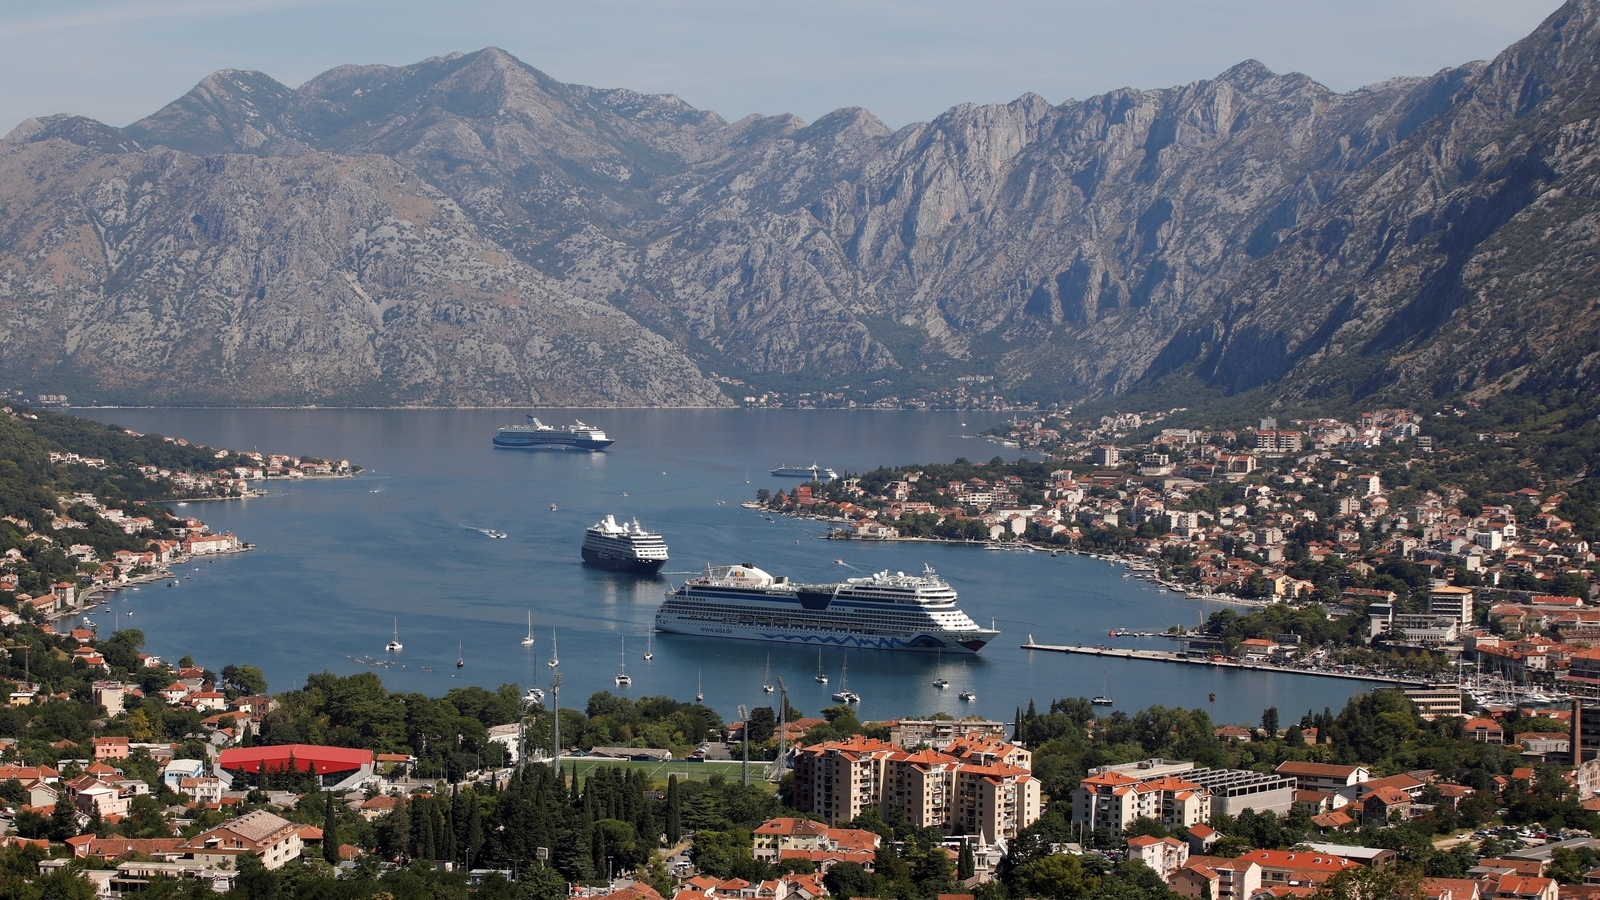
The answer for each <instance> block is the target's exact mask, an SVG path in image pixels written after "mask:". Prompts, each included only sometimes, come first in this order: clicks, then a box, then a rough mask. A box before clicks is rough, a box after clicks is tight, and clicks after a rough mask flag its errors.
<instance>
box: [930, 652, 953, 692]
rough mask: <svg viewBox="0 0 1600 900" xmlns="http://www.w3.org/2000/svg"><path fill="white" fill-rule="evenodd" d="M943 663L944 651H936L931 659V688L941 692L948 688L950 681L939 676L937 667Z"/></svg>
mask: <svg viewBox="0 0 1600 900" xmlns="http://www.w3.org/2000/svg"><path fill="white" fill-rule="evenodd" d="M943 661H944V651H943V650H939V651H936V652H935V654H934V657H933V674H934V676H935V677H934V679H933V686H934V687H936V688H938V689H939V690H941V691H942V690H944V689H945V688H947V687H949V686H950V679H948V678H946V677H944V676H943V675H940V674H939V667H940V664H941V663H942V662H943Z"/></svg>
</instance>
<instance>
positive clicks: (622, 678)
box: [616, 638, 633, 687]
mask: <svg viewBox="0 0 1600 900" xmlns="http://www.w3.org/2000/svg"><path fill="white" fill-rule="evenodd" d="M616 682H617V687H627V686H628V685H630V684H633V676H631V675H629V674H628V639H627V638H623V639H622V663H621V664H620V666H619V668H618V669H617V678H616Z"/></svg>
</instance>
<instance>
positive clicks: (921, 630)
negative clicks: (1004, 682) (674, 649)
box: [656, 563, 1000, 653]
mask: <svg viewBox="0 0 1600 900" xmlns="http://www.w3.org/2000/svg"><path fill="white" fill-rule="evenodd" d="M656 628H657V629H659V630H661V631H670V632H676V633H678V634H697V635H703V636H706V637H723V638H734V639H737V640H744V641H775V642H777V643H783V644H817V645H826V646H832V647H860V648H862V649H868V650H953V651H959V650H969V651H971V652H973V653H976V652H978V651H979V650H982V649H983V646H984V645H985V644H987V643H989V641H991V640H993V639H994V637H995V635H997V634H999V633H1000V632H998V631H995V630H994V629H993V628H982V627H980V626H979V625H978V624H977V623H976V622H973V621H972V619H971V618H970V617H969V616H968V615H967V614H966V613H964V612H962V611H961V610H960V609H957V608H956V592H955V589H954V588H952V587H950V585H949V583H947V582H946V581H945V580H944V579H943V578H940V577H939V576H938V575H936V574H935V573H934V571H933V570H932V569H931V568H924V569H923V572H922V574H921V575H907V574H905V573H904V572H895V573H893V574H890V573H889V572H888V571H883V572H878V573H877V574H875V575H869V576H866V577H864V578H851V579H848V580H845V581H842V582H839V583H837V584H801V583H798V582H793V581H790V580H789V579H788V578H786V577H782V576H777V577H774V576H773V575H770V574H768V573H766V572H764V571H762V570H761V569H758V568H756V567H755V566H752V565H749V564H748V563H747V564H745V565H738V566H707V567H706V572H705V574H704V575H702V576H700V577H698V578H692V579H690V580H689V581H687V582H685V583H684V585H683V586H682V587H680V588H678V589H677V590H674V591H668V592H667V599H666V602H664V603H662V604H661V609H660V610H658V611H657V612H656Z"/></svg>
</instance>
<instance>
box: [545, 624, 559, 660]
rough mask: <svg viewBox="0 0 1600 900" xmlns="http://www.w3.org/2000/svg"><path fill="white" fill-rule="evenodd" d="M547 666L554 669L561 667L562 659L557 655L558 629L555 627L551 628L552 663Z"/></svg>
mask: <svg viewBox="0 0 1600 900" xmlns="http://www.w3.org/2000/svg"><path fill="white" fill-rule="evenodd" d="M545 665H547V666H549V667H550V668H552V669H554V668H555V667H556V666H559V665H561V657H560V656H559V655H557V654H556V627H555V626H554V625H551V626H550V661H549V662H547V663H545Z"/></svg>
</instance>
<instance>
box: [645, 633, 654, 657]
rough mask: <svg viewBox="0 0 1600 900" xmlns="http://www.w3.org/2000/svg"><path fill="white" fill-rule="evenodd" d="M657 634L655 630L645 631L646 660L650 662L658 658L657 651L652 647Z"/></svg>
mask: <svg viewBox="0 0 1600 900" xmlns="http://www.w3.org/2000/svg"><path fill="white" fill-rule="evenodd" d="M655 636H656V633H655V632H654V631H647V632H645V633H644V661H645V662H649V661H650V660H652V659H655V658H656V654H655V651H653V650H651V649H650V648H651V646H652V645H653V642H654V638H655Z"/></svg>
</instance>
